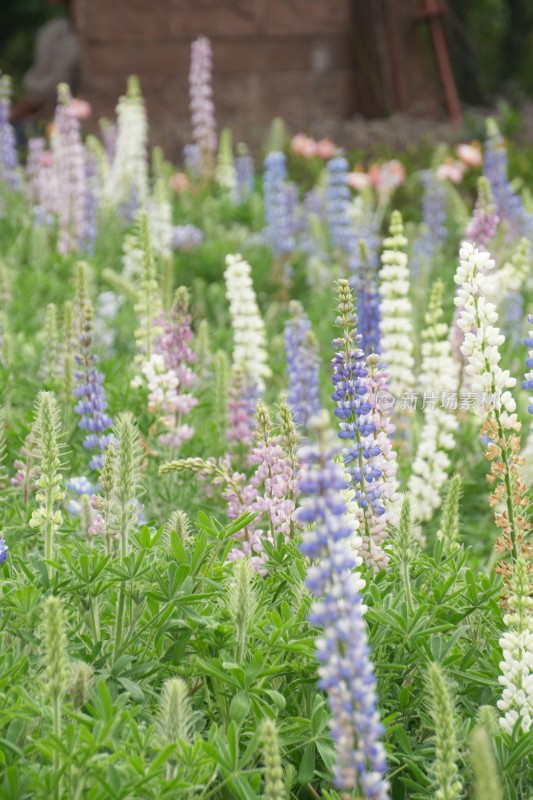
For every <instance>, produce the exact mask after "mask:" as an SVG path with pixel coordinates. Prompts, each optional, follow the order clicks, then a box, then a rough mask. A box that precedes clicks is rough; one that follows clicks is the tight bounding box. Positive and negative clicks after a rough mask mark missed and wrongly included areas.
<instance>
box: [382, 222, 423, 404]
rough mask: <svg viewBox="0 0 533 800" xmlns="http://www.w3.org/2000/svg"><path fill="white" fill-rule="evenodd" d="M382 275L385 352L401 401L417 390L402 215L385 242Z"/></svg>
mask: <svg viewBox="0 0 533 800" xmlns="http://www.w3.org/2000/svg"><path fill="white" fill-rule="evenodd" d="M383 247H384V249H383V253H382V255H381V263H382V267H381V271H380V273H379V277H380V286H379V293H380V295H381V350H382V353H383V360H384V362H385V365H386V367H387V369H388V372H389V379H390V386H391V391H392V393H393V394H394V395H395V396H396V397H399V396H400V395H401V394H402V393H404V392H408V391H409V390H410V389H412V387H413V386H414V381H415V376H414V363H415V361H414V357H413V324H412V322H411V320H412V318H413V309H412V306H411V301H410V299H409V269H408V266H407V255H406V253H405V248H406V247H407V239H406V237H405V236H404V232H403V222H402V217H401V214H400V212H399V211H393V213H392V217H391V224H390V232H389V236H388V238H386V239H385V240H384V241H383Z"/></svg>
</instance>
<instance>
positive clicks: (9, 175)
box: [0, 75, 20, 190]
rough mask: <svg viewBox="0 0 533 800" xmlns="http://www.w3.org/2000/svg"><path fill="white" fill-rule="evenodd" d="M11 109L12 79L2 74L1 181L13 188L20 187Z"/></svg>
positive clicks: (0, 117)
mask: <svg viewBox="0 0 533 800" xmlns="http://www.w3.org/2000/svg"><path fill="white" fill-rule="evenodd" d="M10 110H11V80H10V78H9V77H8V76H7V75H0V183H2V182H5V183H6V184H7V185H8V186H9V187H10V188H11V189H15V190H18V189H20V176H19V174H18V155H17V147H16V143H15V131H14V130H13V126H12V125H11V123H10V122H9V112H10Z"/></svg>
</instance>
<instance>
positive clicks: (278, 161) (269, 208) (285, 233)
mask: <svg viewBox="0 0 533 800" xmlns="http://www.w3.org/2000/svg"><path fill="white" fill-rule="evenodd" d="M286 179H287V159H286V157H285V154H284V153H278V152H273V153H269V154H268V155H267V157H266V158H265V173H264V181H263V190H264V205H265V222H266V235H267V237H268V240H269V242H270V244H271V246H272V250H273V252H274V255H275V256H276V257H281V256H283V255H286V254H287V253H292V251H293V250H294V236H293V234H292V230H291V213H290V205H289V196H288V194H287V188H286Z"/></svg>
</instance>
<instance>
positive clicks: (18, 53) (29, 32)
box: [0, 0, 58, 86]
mask: <svg viewBox="0 0 533 800" xmlns="http://www.w3.org/2000/svg"><path fill="white" fill-rule="evenodd" d="M57 13H58V12H57V11H54V9H52V8H50V7H49V6H48V4H47V3H46V0H0V70H1V71H2V72H6V73H8V74H9V75H11V77H12V78H13V80H14V82H15V86H17V85H18V84H19V83H20V79H21V78H22V76H23V75H24V73H25V72H26V70H27V69H28V68H29V67H30V66H31V63H32V61H33V52H34V45H35V34H36V32H37V30H38V29H39V27H40V26H41V25H43V24H44V23H45V22H46V21H47V20H48V19H50V18H51V17H52V16H54V15H55V14H57Z"/></svg>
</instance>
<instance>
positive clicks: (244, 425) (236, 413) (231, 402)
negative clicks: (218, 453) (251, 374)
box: [226, 364, 253, 447]
mask: <svg viewBox="0 0 533 800" xmlns="http://www.w3.org/2000/svg"><path fill="white" fill-rule="evenodd" d="M252 416H253V413H252V408H251V402H250V388H249V382H248V380H247V377H246V371H245V369H244V368H243V366H242V365H241V364H236V365H235V366H234V367H233V371H232V374H231V384H230V388H229V392H228V411H227V428H226V439H227V441H228V442H229V444H230V445H231V446H238V445H241V446H243V447H249V446H250V445H251V443H252V438H253V421H252Z"/></svg>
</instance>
